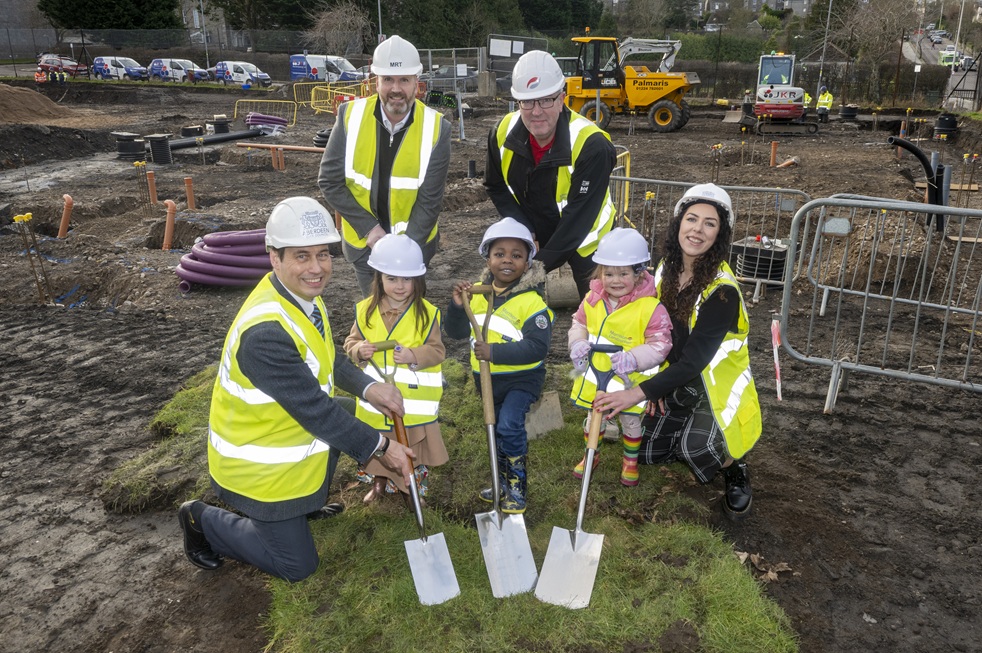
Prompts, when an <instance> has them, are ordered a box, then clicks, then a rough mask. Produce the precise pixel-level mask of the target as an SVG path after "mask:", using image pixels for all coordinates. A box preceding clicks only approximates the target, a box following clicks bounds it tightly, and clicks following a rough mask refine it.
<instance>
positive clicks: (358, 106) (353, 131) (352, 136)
mask: <svg viewBox="0 0 982 653" xmlns="http://www.w3.org/2000/svg"><path fill="white" fill-rule="evenodd" d="M415 102H416V108H415V112H414V114H413V121H412V122H411V123H409V127H408V128H407V129H406V135H405V136H404V137H403V139H402V143H401V144H400V145H399V150H398V151H397V152H396V156H395V160H394V161H393V162H392V176H391V178H390V179H389V223H390V229H389V231H390V233H394V234H403V233H406V229H407V228H408V227H409V213H410V211H412V209H413V205H414V204H416V193H417V192H418V191H419V187H420V186H422V185H423V181H425V179H426V169H427V168H428V167H429V165H430V156H431V155H432V153H433V148H434V147H436V144H437V141H439V140H440V125H441V120H442V116H441V115H440V114H439V113H437V112H436V111H434V110H433V109H431V108H429V107H428V106H426V105H425V104H423V103H422V102H420V101H419V100H415ZM377 104H378V95H377V94H376V95H372V96H370V97H367V98H361V99H358V100H354V101H352V102H349V103H348V109H347V111H345V114H344V127H345V130H346V132H347V135H348V138H347V140H346V141H345V144H344V176H345V179H346V180H347V181H346V184H347V187H348V190H349V191H351V195H352V196H353V197H354V198H355V201H356V202H358V204H360V205H361V207H362V208H363V209H365V210H366V211H368V212H369V213H371V214H372V215H375V212H374V211H372V175H373V174H374V172H375V164H376V158H377V157H376V153H377V150H378V121H377V120H375V106H376V105H377ZM436 233H437V225H433V230H432V231H430V234H429V236H427V237H426V242H430V241H431V240H433V239H434V238H436ZM341 235H342V236H344V240H345V242H346V243H348V244H350V245H353V246H354V247H357V248H359V249H364V248H365V247H367V246H368V243H367V240H366V239H365V238H362V237H361V236H359V235H358V232H356V231H355V230H354V228H353V227H352V226H351V224H350V223H349V222H348V221H347V220H345V219H344V216H341Z"/></svg>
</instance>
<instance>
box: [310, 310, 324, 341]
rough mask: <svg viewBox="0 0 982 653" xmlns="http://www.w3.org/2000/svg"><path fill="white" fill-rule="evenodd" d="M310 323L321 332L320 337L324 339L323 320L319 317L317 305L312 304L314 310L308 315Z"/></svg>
mask: <svg viewBox="0 0 982 653" xmlns="http://www.w3.org/2000/svg"><path fill="white" fill-rule="evenodd" d="M310 321H311V322H313V323H314V326H315V327H317V330H318V331H320V332H321V337H324V318H323V317H322V316H321V309H319V308H318V307H317V304H314V310H313V312H311V314H310Z"/></svg>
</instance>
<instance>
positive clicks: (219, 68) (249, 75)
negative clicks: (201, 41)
mask: <svg viewBox="0 0 982 653" xmlns="http://www.w3.org/2000/svg"><path fill="white" fill-rule="evenodd" d="M215 81H217V82H221V83H222V84H248V85H249V86H256V85H258V86H269V85H271V84H272V83H273V80H272V79H270V77H269V75H267V74H266V73H264V72H263V71H261V70H259V68H257V67H256V65H255V64H251V63H249V62H248V61H219V62H218V63H217V64H215Z"/></svg>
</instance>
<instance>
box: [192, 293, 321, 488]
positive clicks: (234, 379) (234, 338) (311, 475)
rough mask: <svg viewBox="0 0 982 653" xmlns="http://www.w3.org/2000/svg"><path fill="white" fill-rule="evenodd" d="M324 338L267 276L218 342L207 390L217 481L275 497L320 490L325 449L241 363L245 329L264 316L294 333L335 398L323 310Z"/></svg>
mask: <svg viewBox="0 0 982 653" xmlns="http://www.w3.org/2000/svg"><path fill="white" fill-rule="evenodd" d="M315 302H316V304H317V307H318V308H319V309H320V311H321V315H323V316H324V330H325V334H326V336H325V337H322V336H321V334H320V332H319V331H318V330H317V327H315V326H314V324H313V322H311V321H310V318H308V317H307V315H306V314H305V313H304V312H303V311H302V310H301V309H300V308H298V307H297V306H296V305H294V304H292V303H291V302H290V301H289V300H287V299H286V298H285V297H284V296H283V295H281V294H280V293H279V292H277V290H276V288H275V287H273V283H272V281H270V276H269V275H267V276H266V277H265V278H263V280H262V281H260V282H259V285H258V286H256V289H255V290H253V291H252V294H251V295H249V298H248V299H246V301H245V304H243V305H242V308H241V309H240V310H239V313H238V315H236V316H235V321H234V322H233V323H232V326H231V328H230V329H229V332H228V336H226V338H225V345H224V347H223V348H222V358H221V362H220V363H219V367H218V377H217V378H216V379H215V386H214V389H213V390H212V395H211V414H210V416H209V425H208V470H209V472H210V473H211V477H212V478H213V479H214V480H215V482H216V483H218V484H219V485H220V486H221V487H223V488H225V489H228V490H231V491H232V492H235V493H236V494H241V495H243V496H246V497H249V498H250V499H253V500H255V501H263V502H270V503H272V502H279V501H288V500H291V499H298V498H302V497H306V496H309V495H311V494H313V493H315V492H317V491H318V490H319V489H320V488H321V487H322V486H323V484H324V479H325V477H326V476H327V469H328V457H329V456H330V447H328V445H327V444H326V443H325V442H323V441H322V440H318V439H317V438H315V437H314V436H313V435H311V434H310V433H309V432H308V431H306V430H305V429H304V428H303V427H302V426H300V424H298V423H297V421H296V420H295V419H293V417H291V416H290V415H289V413H287V412H286V411H285V410H284V409H283V408H282V407H281V406H280V405H279V404H278V403H276V402H275V401H274V400H273V398H272V397H270V396H269V395H267V394H266V393H265V392H263V391H261V390H259V389H257V388H256V387H255V386H254V385H253V384H252V382H251V381H249V379H248V378H247V377H246V376H245V374H243V373H242V370H240V369H239V364H238V362H237V360H236V355H237V353H238V350H239V343H240V341H241V337H242V334H243V333H244V332H245V330H246V329H248V328H249V327H251V326H254V325H256V324H260V323H262V322H276V323H278V324H279V325H280V326H282V327H283V329H284V331H286V332H287V333H288V334H289V335H290V337H291V338H292V339H293V342H294V344H295V345H296V347H297V351H298V352H299V353H300V357H301V358H302V359H303V360H304V362H306V364H307V367H309V368H310V371H311V373H312V374H313V375H314V377H315V378H316V379H317V382H318V383H319V384H320V386H321V390H322V391H323V392H324V394H326V395H327V396H329V397H333V396H334V379H333V375H334V345H333V342H332V340H331V327H330V324H329V323H328V321H327V309H326V308H325V307H324V302H323V301H322V300H321V298H320V297H317V298H316V299H315Z"/></svg>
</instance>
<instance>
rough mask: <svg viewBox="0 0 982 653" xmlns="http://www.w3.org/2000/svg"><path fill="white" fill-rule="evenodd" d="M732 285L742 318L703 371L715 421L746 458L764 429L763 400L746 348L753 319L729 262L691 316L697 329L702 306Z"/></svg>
mask: <svg viewBox="0 0 982 653" xmlns="http://www.w3.org/2000/svg"><path fill="white" fill-rule="evenodd" d="M663 269H664V264H661V265H659V266H658V269H657V270H656V271H655V285H656V286H657V287H658V294H659V295H660V294H661V280H662V273H663ZM724 285H725V286H731V287H733V288H735V289H736V291H737V296H738V297H740V317H739V321H738V327H737V328H738V330H737V332H736V333H734V332H729V333H727V334H726V337H724V338H723V342H722V344H720V346H719V349H718V350H717V351H716V355H715V356H713V360H712V361H710V363H709V365H707V366H706V369H704V370H703V371H702V372H701V376H702V380H703V383H704V384H705V386H706V392H707V393H708V394H709V400H710V403H711V404H712V407H713V416H714V417H715V418H716V423H717V424H719V427H720V428H721V429H722V430H723V437H724V439H725V440H726V449H727V451H728V452H729V454H730V456H731V457H732V458H735V459H740V458H743V456H744V454H745V453H747V452H748V451H750V448H751V447H753V446H754V443H755V442H757V438H759V437H760V432H761V429H762V425H761V418H760V402H759V401H758V400H757V388H756V386H755V385H754V377H753V374H752V373H751V371H750V349H749V348H748V347H747V335H748V334H749V333H750V319H749V318H748V316H747V307H746V306H745V305H744V303H743V294H742V293H741V292H740V284H739V283H738V282H737V280H736V277H735V276H733V271H732V270H731V269H730V266H729V265H727V263H726V261H723V262H722V263H721V264H720V266H719V273H718V274H717V275H716V279H714V280H713V282H712V283H710V284H709V287H707V288H706V289H705V290H704V291H703V293H702V295H700V296H699V298H698V299H697V300H696V304H695V306H694V307H693V308H692V315H691V316H689V330H690V331H691V330H692V329H694V328H695V326H696V319H697V318H698V317H699V307H700V306H701V305H702V303H703V302H704V301H706V299H707V298H708V297H709V296H710V295H712V294H713V292H715V291H716V289H717V288H719V287H720V286H724Z"/></svg>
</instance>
